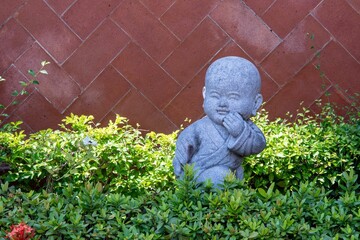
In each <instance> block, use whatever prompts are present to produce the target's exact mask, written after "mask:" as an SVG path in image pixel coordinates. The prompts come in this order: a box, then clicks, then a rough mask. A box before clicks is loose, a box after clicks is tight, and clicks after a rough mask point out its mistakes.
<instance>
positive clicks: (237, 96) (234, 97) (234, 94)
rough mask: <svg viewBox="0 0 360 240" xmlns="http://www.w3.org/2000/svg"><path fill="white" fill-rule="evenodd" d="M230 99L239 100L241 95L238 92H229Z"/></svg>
mask: <svg viewBox="0 0 360 240" xmlns="http://www.w3.org/2000/svg"><path fill="white" fill-rule="evenodd" d="M229 99H231V100H239V99H240V95H239V94H237V93H231V94H229Z"/></svg>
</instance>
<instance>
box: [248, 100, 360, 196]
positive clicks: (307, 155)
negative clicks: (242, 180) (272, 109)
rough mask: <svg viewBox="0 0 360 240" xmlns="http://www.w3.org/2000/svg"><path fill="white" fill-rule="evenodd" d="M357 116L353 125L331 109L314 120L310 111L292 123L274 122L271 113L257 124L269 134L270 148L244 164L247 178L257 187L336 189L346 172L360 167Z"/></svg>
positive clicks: (359, 120)
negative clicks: (311, 183) (306, 183)
mask: <svg viewBox="0 0 360 240" xmlns="http://www.w3.org/2000/svg"><path fill="white" fill-rule="evenodd" d="M356 114H358V115H355V116H351V117H350V118H349V119H348V120H347V121H345V120H344V117H342V116H338V115H336V114H335V113H334V109H333V107H331V106H329V105H325V106H324V107H323V110H322V112H321V113H320V114H316V115H315V116H311V115H310V114H309V110H306V109H304V110H303V111H302V112H299V113H298V114H297V116H296V119H295V120H294V121H292V122H288V121H286V120H283V119H277V120H276V121H273V122H270V121H269V120H268V118H267V114H266V112H263V113H261V114H259V115H258V116H257V118H256V119H255V122H256V123H257V125H258V126H259V127H260V128H261V129H262V130H263V132H264V135H265V137H266V140H267V147H266V148H265V150H264V151H263V152H261V153H260V154H257V155H253V156H250V157H247V158H246V159H245V161H244V165H245V166H244V168H245V170H246V178H247V179H248V181H249V184H250V185H252V186H253V187H264V186H267V187H269V186H270V185H271V184H272V183H273V182H275V183H276V185H277V187H278V188H283V189H288V188H292V187H297V186H299V184H300V182H304V181H312V180H314V181H315V182H316V183H317V184H320V185H321V186H324V187H325V188H326V189H336V188H337V185H336V183H337V182H338V179H339V178H340V177H341V174H342V172H344V171H347V170H349V169H354V170H355V171H356V172H357V174H359V172H360V171H359V170H360V166H359V162H360V161H359V160H360V119H359V113H356Z"/></svg>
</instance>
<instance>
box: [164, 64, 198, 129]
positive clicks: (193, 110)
mask: <svg viewBox="0 0 360 240" xmlns="http://www.w3.org/2000/svg"><path fill="white" fill-rule="evenodd" d="M204 75H205V69H203V71H201V73H200V74H198V75H197V76H196V77H195V78H194V79H193V80H191V81H190V82H189V84H188V85H186V87H184V89H183V90H182V91H181V92H180V93H179V94H178V95H177V96H176V97H175V98H174V99H173V100H172V101H171V103H170V104H169V105H168V106H167V107H166V108H165V109H164V113H165V114H166V115H167V116H168V117H169V118H170V120H171V121H172V122H173V123H175V124H176V125H177V126H178V127H180V125H182V124H183V125H186V123H185V121H184V120H185V119H186V118H188V119H191V120H192V122H194V121H196V120H198V119H199V118H200V117H201V116H202V115H204V111H203V107H202V104H203V96H202V89H203V87H204V77H203V76H204Z"/></svg>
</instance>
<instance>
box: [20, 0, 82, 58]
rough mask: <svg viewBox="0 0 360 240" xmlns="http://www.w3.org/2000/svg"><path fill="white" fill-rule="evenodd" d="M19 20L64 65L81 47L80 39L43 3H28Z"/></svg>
mask: <svg viewBox="0 0 360 240" xmlns="http://www.w3.org/2000/svg"><path fill="white" fill-rule="evenodd" d="M17 19H18V20H19V22H21V24H22V25H23V26H24V27H25V28H26V29H27V30H28V31H29V32H30V33H31V34H32V35H33V36H34V38H35V39H36V40H37V41H39V43H40V45H42V46H43V47H44V48H46V50H47V51H48V52H49V53H50V54H51V55H52V56H53V57H54V58H55V59H56V60H57V62H58V63H62V62H64V61H65V59H67V58H68V57H69V56H70V54H71V53H72V52H73V51H74V50H75V49H76V48H77V47H78V46H79V45H80V40H79V38H78V37H77V36H76V35H75V34H74V33H73V32H72V31H70V30H69V29H68V28H67V27H66V26H65V25H64V24H63V22H62V21H61V20H60V19H59V18H58V16H57V15H56V14H55V13H54V12H53V11H52V10H51V9H50V8H49V7H48V6H47V5H46V4H45V3H44V2H43V1H42V0H32V1H28V2H27V3H26V4H25V6H24V7H23V8H22V9H21V11H20V13H19V15H18V16H17Z"/></svg>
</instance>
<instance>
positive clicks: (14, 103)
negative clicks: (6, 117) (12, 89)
mask: <svg viewBox="0 0 360 240" xmlns="http://www.w3.org/2000/svg"><path fill="white" fill-rule="evenodd" d="M18 103H19V102H18V101H12V103H11V105H16V104H18Z"/></svg>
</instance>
